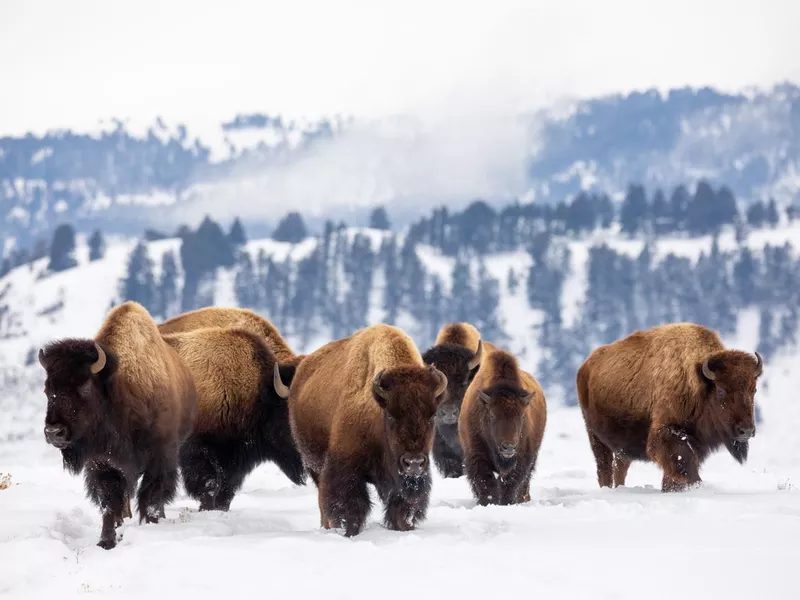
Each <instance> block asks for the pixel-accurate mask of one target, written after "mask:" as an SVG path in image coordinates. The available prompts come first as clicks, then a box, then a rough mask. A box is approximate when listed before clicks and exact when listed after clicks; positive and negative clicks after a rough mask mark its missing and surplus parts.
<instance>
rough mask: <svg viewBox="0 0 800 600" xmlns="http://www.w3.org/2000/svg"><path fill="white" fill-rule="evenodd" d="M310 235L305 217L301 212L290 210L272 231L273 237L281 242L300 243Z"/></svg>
mask: <svg viewBox="0 0 800 600" xmlns="http://www.w3.org/2000/svg"><path fill="white" fill-rule="evenodd" d="M306 237H308V231H307V230H306V225H305V223H304V222H303V217H301V216H300V213H297V212H290V213H289V214H288V215H286V216H285V217H284V218H283V219H281V222H280V223H278V226H277V227H276V228H275V231H274V232H273V233H272V239H274V240H278V241H279V242H289V243H290V244H298V243H300V242H302V241H303V240H304V239H306Z"/></svg>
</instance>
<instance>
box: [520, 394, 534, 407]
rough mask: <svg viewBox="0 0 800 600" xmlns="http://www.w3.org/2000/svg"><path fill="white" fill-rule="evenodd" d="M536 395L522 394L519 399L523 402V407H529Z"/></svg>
mask: <svg viewBox="0 0 800 600" xmlns="http://www.w3.org/2000/svg"><path fill="white" fill-rule="evenodd" d="M535 395H536V392H530V393H529V394H522V396H520V398H519V399H520V400H521V401H522V404H523V406H528V405H529V404H530V403H531V400H533V397H534V396H535Z"/></svg>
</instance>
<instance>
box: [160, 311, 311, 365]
mask: <svg viewBox="0 0 800 600" xmlns="http://www.w3.org/2000/svg"><path fill="white" fill-rule="evenodd" d="M206 327H240V328H243V329H247V330H248V331H252V332H253V333H255V334H257V335H260V336H261V337H262V338H263V339H264V342H265V343H266V344H267V348H269V349H270V351H271V352H272V354H273V355H274V356H275V358H276V359H277V360H278V361H279V362H280V363H281V364H284V365H290V364H293V365H297V364H298V363H299V362H300V361H301V360H302V359H303V355H297V354H295V353H294V352H293V351H292V349H291V348H290V347H289V344H287V343H286V340H284V339H283V336H281V334H280V332H279V331H278V329H277V328H276V327H275V326H274V325H273V324H272V323H270V322H269V321H268V320H267V319H265V318H264V317H262V316H261V315H259V314H257V313H255V312H253V311H252V310H248V309H246V308H226V307H218V306H208V307H205V308H198V309H197V310H192V311H189V312H185V313H183V314H181V315H178V316H176V317H172V318H171V319H168V320H166V321H164V322H163V323H160V324H159V325H158V330H159V331H160V332H161V334H162V335H166V334H170V333H184V332H187V331H193V330H195V329H203V328H206Z"/></svg>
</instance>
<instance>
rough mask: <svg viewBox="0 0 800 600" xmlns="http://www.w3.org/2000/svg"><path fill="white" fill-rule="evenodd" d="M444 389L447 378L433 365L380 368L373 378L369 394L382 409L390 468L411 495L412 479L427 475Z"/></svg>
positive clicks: (413, 485) (424, 477)
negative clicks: (438, 408)
mask: <svg viewBox="0 0 800 600" xmlns="http://www.w3.org/2000/svg"><path fill="white" fill-rule="evenodd" d="M446 388H447V377H446V376H445V375H444V373H442V372H441V371H439V370H438V369H437V368H436V367H435V366H433V365H431V366H428V367H424V368H413V367H412V368H399V369H389V370H383V371H381V372H380V373H378V374H377V375H376V376H375V379H374V380H373V381H372V395H373V397H374V398H375V402H377V403H378V405H379V406H380V407H381V408H382V409H383V419H384V429H385V432H386V445H387V451H388V452H387V456H388V459H389V461H390V464H389V468H390V469H391V470H392V471H395V470H396V472H397V473H398V474H399V475H400V477H401V478H402V479H403V480H404V486H403V487H404V488H408V489H407V491H408V492H409V494H410V495H413V489H414V488H415V485H416V484H414V483H413V481H416V480H420V479H426V478H428V477H429V475H430V470H429V465H428V455H429V454H430V452H431V448H432V447H433V427H434V419H435V416H436V408H437V406H438V405H439V403H440V401H441V399H442V397H443V395H444V392H445V389H446ZM406 484H408V485H406Z"/></svg>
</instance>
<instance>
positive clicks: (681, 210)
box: [669, 185, 691, 231]
mask: <svg viewBox="0 0 800 600" xmlns="http://www.w3.org/2000/svg"><path fill="white" fill-rule="evenodd" d="M690 200H691V197H690V196H689V191H688V190H687V189H686V186H684V185H679V186H677V187H676V188H675V189H674V190H673V191H672V196H670V201H669V207H670V213H671V214H672V223H673V225H674V227H675V231H685V230H686V219H687V212H688V210H689V202H690Z"/></svg>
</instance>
